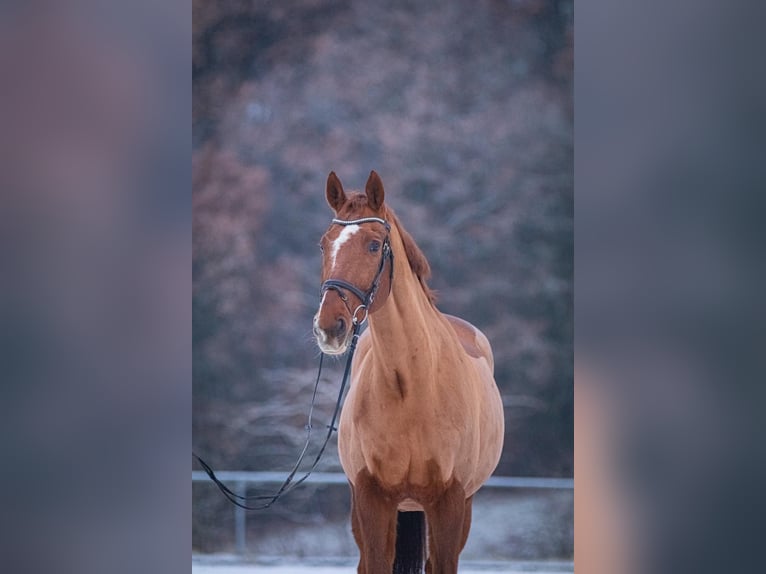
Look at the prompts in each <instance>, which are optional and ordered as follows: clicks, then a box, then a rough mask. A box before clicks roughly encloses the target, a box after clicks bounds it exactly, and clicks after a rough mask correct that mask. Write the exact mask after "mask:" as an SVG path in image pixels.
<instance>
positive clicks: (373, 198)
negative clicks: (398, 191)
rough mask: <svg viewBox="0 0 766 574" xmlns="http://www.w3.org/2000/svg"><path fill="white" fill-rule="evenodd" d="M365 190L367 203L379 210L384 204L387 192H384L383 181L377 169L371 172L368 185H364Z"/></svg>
mask: <svg viewBox="0 0 766 574" xmlns="http://www.w3.org/2000/svg"><path fill="white" fill-rule="evenodd" d="M364 192H365V193H366V194H367V205H368V206H370V207H371V208H372V209H373V210H374V211H378V210H379V209H380V208H381V207H382V206H383V198H384V196H385V193H384V192H383V182H382V181H380V176H379V175H378V174H377V173H376V172H375V170H372V171H371V172H370V177H369V178H368V179H367V185H365V186H364Z"/></svg>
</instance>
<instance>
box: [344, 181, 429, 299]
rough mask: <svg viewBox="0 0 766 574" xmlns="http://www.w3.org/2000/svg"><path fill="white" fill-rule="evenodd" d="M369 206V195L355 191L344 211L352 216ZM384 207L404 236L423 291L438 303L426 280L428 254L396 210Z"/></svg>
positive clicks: (400, 234) (411, 264)
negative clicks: (422, 249)
mask: <svg viewBox="0 0 766 574" xmlns="http://www.w3.org/2000/svg"><path fill="white" fill-rule="evenodd" d="M367 207H368V205H367V196H366V195H365V194H364V193H354V194H353V195H351V196H350V197H348V199H347V201H346V204H345V206H344V207H343V209H342V211H343V213H344V214H345V215H348V216H351V214H352V213H356V214H358V213H359V212H360V211H363V210H364V209H365V208H367ZM384 209H385V213H384V214H383V215H384V217H385V218H386V219H387V220H388V221H390V222H392V223H393V225H394V226H395V227H396V229H397V231H398V232H399V236H400V237H401V238H402V243H404V252H405V253H406V254H407V261H408V262H409V264H410V269H412V271H413V272H414V273H415V275H416V276H417V278H418V280H419V281H420V286H421V287H422V288H423V292H424V293H425V295H426V297H428V300H429V301H430V303H431V304H432V305H434V304H435V303H436V298H437V293H436V291H434V290H433V289H431V288H430V287H429V286H428V283H427V282H426V281H427V280H428V279H430V278H431V266H430V265H429V264H428V259H426V256H425V255H424V254H423V252H422V251H421V250H420V247H418V245H417V243H415V240H414V239H413V238H412V235H410V234H409V232H408V231H407V230H406V229H404V227H402V224H401V222H400V221H399V218H398V217H397V216H396V213H394V210H393V209H391V208H390V207H388V206H387V205H385V206H384Z"/></svg>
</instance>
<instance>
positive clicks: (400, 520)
mask: <svg viewBox="0 0 766 574" xmlns="http://www.w3.org/2000/svg"><path fill="white" fill-rule="evenodd" d="M425 542H426V519H425V513H423V512H399V514H398V515H397V521H396V558H395V559H394V572H393V574H421V573H422V572H423V563H424V562H425V550H426V548H425V546H426V544H425Z"/></svg>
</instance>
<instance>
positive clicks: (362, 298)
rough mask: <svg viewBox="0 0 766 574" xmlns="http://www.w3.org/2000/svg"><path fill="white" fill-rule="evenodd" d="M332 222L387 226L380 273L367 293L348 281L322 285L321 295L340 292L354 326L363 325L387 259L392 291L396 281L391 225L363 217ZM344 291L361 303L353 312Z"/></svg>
mask: <svg viewBox="0 0 766 574" xmlns="http://www.w3.org/2000/svg"><path fill="white" fill-rule="evenodd" d="M332 222H333V223H334V224H336V225H342V226H344V227H345V226H347V225H359V224H361V223H380V224H382V225H384V226H385V228H386V238H385V239H384V240H383V246H382V247H381V251H382V253H381V256H380V264H379V265H378V271H377V273H375V278H374V279H373V280H372V285H370V288H369V289H368V290H367V291H366V292H365V291H362V290H361V289H360V288H359V287H357V286H356V285H353V284H352V283H349V282H348V281H343V280H342V279H328V280H327V281H325V282H324V283H322V288H321V295H324V294H325V293H327V291H329V290H330V289H333V290H335V291H337V292H338V294H339V295H340V298H341V299H342V300H343V303H345V305H346V307H347V308H348V310H349V312H351V320H352V321H353V323H354V325H357V324H360V325H361V324H362V323H364V322H365V321H366V320H367V315H368V314H369V311H370V307H371V306H372V303H373V302H374V301H375V295H377V293H378V288H379V287H380V280H381V278H382V277H383V270H384V269H385V267H386V259H388V260H389V261H390V263H391V265H390V269H389V283H388V288H389V290H390V289H391V285H392V284H393V281H394V252H393V251H392V250H391V240H390V235H389V233H390V232H391V225H390V224H389V223H388V221H386V220H385V219H381V218H380V217H362V218H360V219H350V220H344V219H333V220H332ZM344 291H349V292H351V293H353V294H354V295H355V296H356V297H357V298H358V299H359V302H360V305H359V306H358V307H357V308H356V309H354V310H353V311H351V307H349V305H348V297H347V296H346V294H345V293H344ZM360 311H362V312H363V313H364V315H363V316H362V318H361V319H359V318H358V313H359V312H360Z"/></svg>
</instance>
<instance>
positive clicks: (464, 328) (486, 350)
mask: <svg viewBox="0 0 766 574" xmlns="http://www.w3.org/2000/svg"><path fill="white" fill-rule="evenodd" d="M443 315H444V317H445V318H446V319H447V321H448V322H449V324H450V326H451V327H452V330H453V331H455V334H456V335H457V338H458V341H460V344H461V345H462V346H463V350H464V351H465V352H466V353H467V354H468V355H469V356H471V357H473V358H475V359H482V358H483V359H486V361H487V363H489V367H490V370H494V366H495V360H494V357H493V356H492V347H491V346H490V344H489V340H488V339H487V337H486V335H484V333H482V332H481V331H480V330H479V329H478V328H476V327H474V326H473V325H472V324H471V323H469V322H468V321H466V320H465V319H461V318H460V317H455V316H454V315H448V314H447V313H443Z"/></svg>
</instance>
